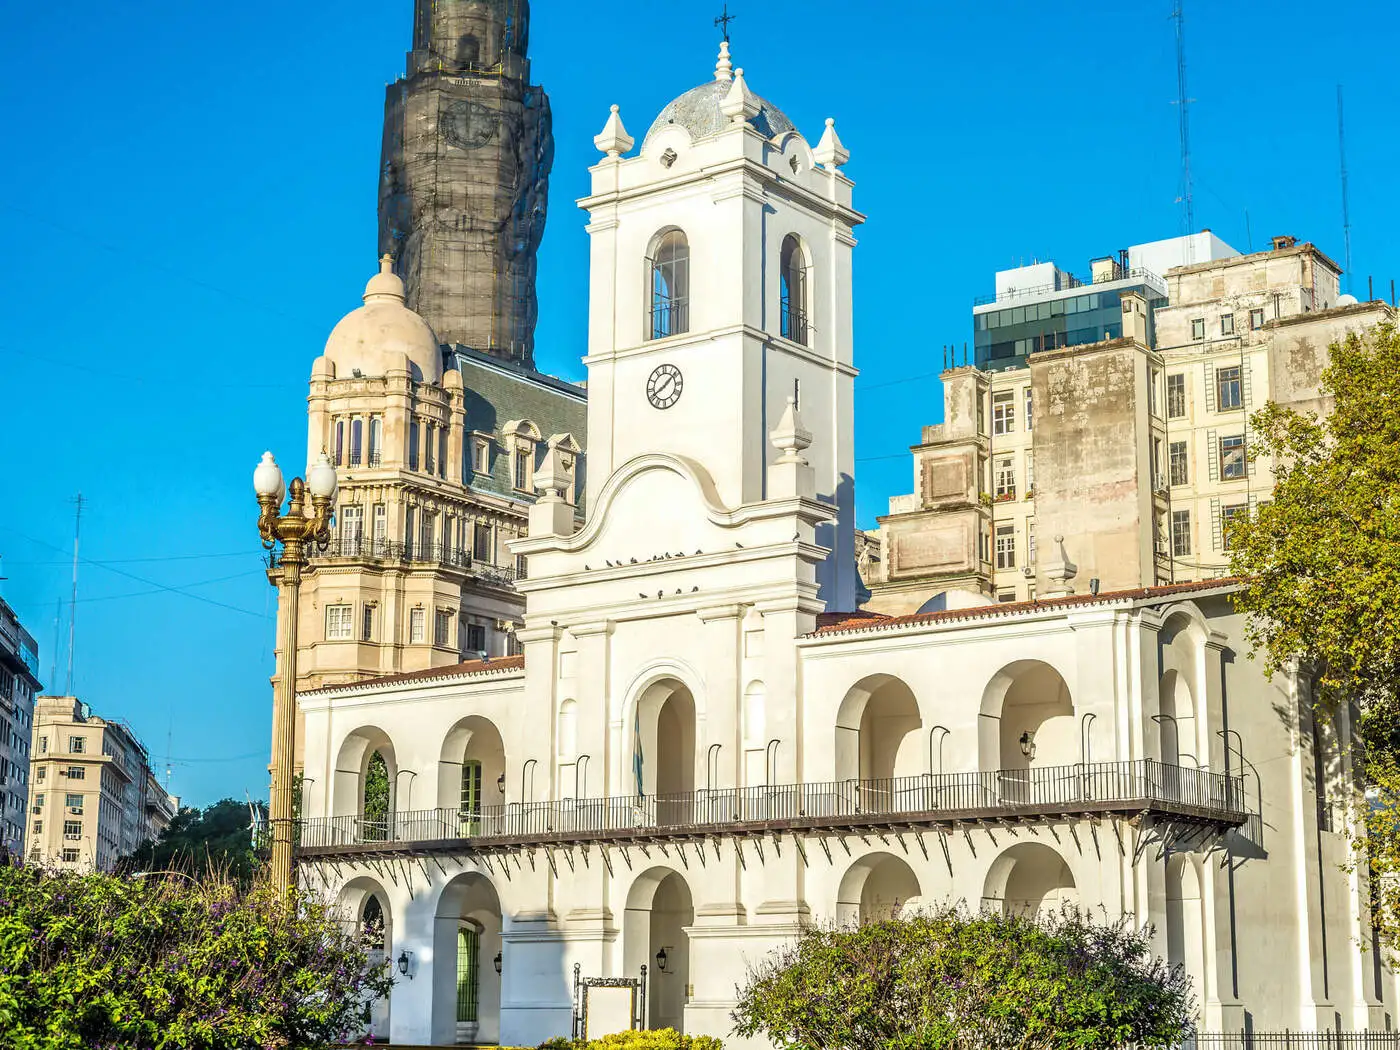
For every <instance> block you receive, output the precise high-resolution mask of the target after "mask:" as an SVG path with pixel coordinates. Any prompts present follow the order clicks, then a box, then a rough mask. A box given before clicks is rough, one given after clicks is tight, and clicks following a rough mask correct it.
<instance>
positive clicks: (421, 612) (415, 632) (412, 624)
mask: <svg viewBox="0 0 1400 1050" xmlns="http://www.w3.org/2000/svg"><path fill="white" fill-rule="evenodd" d="M427 615H428V614H427V610H426V609H423V608H421V607H420V608H417V609H410V610H408V641H409V644H410V645H420V644H422V642H423V637H424V631H425V630H426V628H427Z"/></svg>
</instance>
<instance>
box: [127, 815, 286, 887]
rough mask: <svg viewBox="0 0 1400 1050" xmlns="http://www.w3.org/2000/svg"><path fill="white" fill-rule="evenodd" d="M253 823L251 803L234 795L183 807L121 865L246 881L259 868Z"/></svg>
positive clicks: (131, 869) (139, 868)
mask: <svg viewBox="0 0 1400 1050" xmlns="http://www.w3.org/2000/svg"><path fill="white" fill-rule="evenodd" d="M258 805H259V806H261V803H259V804H258ZM250 824H251V820H250V815H249V812H248V804H247V803H246V802H239V801H237V800H236V799H231V798H226V799H224V800H223V801H221V802H215V803H214V804H213V805H212V806H209V807H207V808H205V809H203V810H198V809H192V808H189V807H184V808H182V809H181V810H180V812H178V813H176V814H175V818H174V819H173V820H171V822H170V826H169V827H167V828H166V829H165V831H164V832H163V833H162V834H161V836H160V838H159V839H157V840H156V841H155V842H146V843H144V844H143V845H142V846H140V847H139V848H138V849H137V850H136V852H135V853H133V854H131V855H130V856H129V857H127V858H125V859H124V860H123V861H122V865H121V870H122V871H124V872H137V871H168V870H175V871H181V872H185V873H187V874H191V875H204V874H206V873H208V872H221V873H227V874H228V875H229V877H230V878H232V879H233V880H234V881H236V882H238V883H239V884H240V885H244V886H247V885H249V884H250V883H251V882H252V879H253V876H254V874H255V872H256V870H257V867H258V859H257V856H256V854H255V853H254V852H253V839H252V831H251V829H250V826H249V825H250Z"/></svg>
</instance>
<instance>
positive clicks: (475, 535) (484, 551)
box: [472, 522, 491, 562]
mask: <svg viewBox="0 0 1400 1050" xmlns="http://www.w3.org/2000/svg"><path fill="white" fill-rule="evenodd" d="M472 557H473V558H475V559H476V560H477V561H484V562H490V561H491V526H490V525H488V524H486V523H485V522H477V524H476V527H475V528H474V529H473V530H472Z"/></svg>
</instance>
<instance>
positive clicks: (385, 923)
mask: <svg viewBox="0 0 1400 1050" xmlns="http://www.w3.org/2000/svg"><path fill="white" fill-rule="evenodd" d="M337 905H338V908H339V911H340V914H341V915H342V916H343V921H344V923H345V924H346V925H347V926H348V927H350V928H351V929H353V930H354V931H356V932H358V933H359V934H360V935H361V936H362V937H364V938H365V941H366V942H367V944H368V947H369V952H368V954H369V961H370V965H371V966H391V965H392V962H391V960H392V959H393V954H392V953H393V947H394V916H393V912H392V911H391V910H390V907H389V894H388V892H386V891H385V889H384V887H383V886H382V885H381V884H380V883H379V882H377V881H376V880H375V879H372V878H369V877H368V876H360V877H359V878H355V879H351V880H350V881H349V882H347V883H346V884H345V885H344V886H343V887H342V888H341V891H340V894H339V895H338V898H337ZM390 1000H391V995H388V996H384V997H383V998H381V999H375V1000H373V1001H372V1002H370V1003H369V1004H368V1009H367V1012H366V1016H365V1024H366V1034H367V1035H371V1036H373V1037H374V1038H375V1040H377V1041H382V1040H387V1039H388V1038H389V1015H390Z"/></svg>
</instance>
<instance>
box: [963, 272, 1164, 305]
mask: <svg viewBox="0 0 1400 1050" xmlns="http://www.w3.org/2000/svg"><path fill="white" fill-rule="evenodd" d="M1061 273H1062V274H1063V275H1064V276H1065V277H1066V278H1067V280H1065V281H1058V282H1054V283H1051V284H1040V285H1034V286H1032V287H1029V288H1008V289H1007V290H1006V291H1004V292H1000V293H998V294H995V295H978V296H974V297H973V300H972V305H973V306H990V305H991V304H992V303H1013V302H1016V301H1017V300H1021V299H1043V298H1046V297H1048V296H1051V295H1054V294H1056V293H1057V292H1078V293H1079V294H1081V295H1085V294H1088V292H1091V291H1093V290H1094V286H1095V285H1098V284H1111V283H1113V282H1114V281H1127V280H1133V279H1139V280H1141V281H1143V282H1144V283H1145V284H1149V285H1153V284H1155V285H1157V286H1159V287H1160V288H1161V289H1162V290H1163V291H1165V289H1166V287H1167V282H1166V281H1165V280H1164V279H1163V278H1162V275H1161V274H1159V273H1156V272H1154V271H1152V270H1149V269H1147V268H1146V267H1142V266H1134V267H1132V268H1131V269H1124V268H1121V267H1115V268H1114V270H1113V271H1110V273H1107V274H1105V275H1104V276H1103V277H1100V278H1099V279H1098V280H1094V279H1093V277H1092V276H1091V277H1088V278H1084V277H1077V276H1075V275H1074V274H1072V273H1064V272H1063V271H1061Z"/></svg>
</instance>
